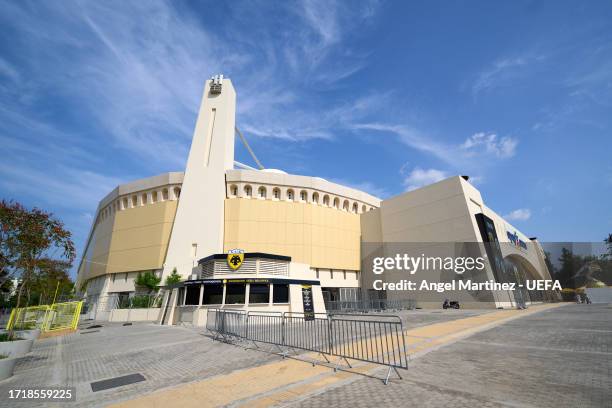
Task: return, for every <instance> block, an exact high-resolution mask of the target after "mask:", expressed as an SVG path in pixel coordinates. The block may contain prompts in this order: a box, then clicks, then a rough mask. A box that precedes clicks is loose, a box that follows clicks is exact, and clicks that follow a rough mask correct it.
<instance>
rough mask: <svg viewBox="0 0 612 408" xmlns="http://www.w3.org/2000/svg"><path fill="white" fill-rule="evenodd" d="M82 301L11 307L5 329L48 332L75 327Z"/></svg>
mask: <svg viewBox="0 0 612 408" xmlns="http://www.w3.org/2000/svg"><path fill="white" fill-rule="evenodd" d="M82 307H83V302H82V301H80V302H64V303H54V304H52V305H42V306H29V307H20V308H18V309H13V311H12V312H11V316H10V317H9V321H8V324H7V325H6V329H7V330H13V329H14V330H32V329H39V330H40V331H41V332H49V331H55V330H64V329H73V330H74V329H76V327H77V325H78V323H79V316H80V315H81V308H82Z"/></svg>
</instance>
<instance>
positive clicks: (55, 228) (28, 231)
mask: <svg viewBox="0 0 612 408" xmlns="http://www.w3.org/2000/svg"><path fill="white" fill-rule="evenodd" d="M0 253H1V256H0V268H1V270H2V271H3V272H7V271H8V276H9V278H12V277H13V276H18V277H19V278H20V281H21V283H20V285H19V289H18V291H17V301H16V305H15V307H20V306H21V300H22V296H23V293H24V290H25V289H26V288H28V287H29V286H30V284H31V283H32V281H33V280H34V279H35V278H36V276H37V274H38V273H40V271H41V270H44V269H45V268H48V267H49V262H50V261H64V262H65V263H66V265H67V267H68V268H69V267H70V266H72V262H73V261H74V259H75V257H76V251H75V248H74V243H73V242H72V235H71V233H70V231H68V230H66V229H65V228H64V224H63V223H62V222H61V221H60V220H59V219H57V218H55V217H54V216H53V214H52V213H48V212H46V211H43V210H41V209H39V208H33V209H31V210H29V209H27V208H25V207H24V206H23V205H21V204H19V203H16V202H12V201H5V200H2V201H0ZM57 257H59V258H60V259H56V258H57ZM4 279H8V278H4ZM0 283H2V282H0ZM10 335H11V336H12V333H11V334H10Z"/></svg>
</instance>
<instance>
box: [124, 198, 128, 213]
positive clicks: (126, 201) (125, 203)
mask: <svg viewBox="0 0 612 408" xmlns="http://www.w3.org/2000/svg"><path fill="white" fill-rule="evenodd" d="M126 208H128V199H127V197H123V209H124V210H125V209H126Z"/></svg>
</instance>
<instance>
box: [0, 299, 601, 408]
mask: <svg viewBox="0 0 612 408" xmlns="http://www.w3.org/2000/svg"><path fill="white" fill-rule="evenodd" d="M556 306H558V305H556ZM538 308H540V309H541V310H539V309H538ZM399 314H400V316H401V317H402V320H403V321H404V325H405V327H406V329H408V332H407V334H408V340H409V344H410V345H411V348H410V355H411V362H410V369H409V370H408V371H402V374H403V376H404V379H403V380H393V381H392V382H391V383H390V384H389V385H387V386H385V385H383V384H382V382H381V381H380V379H379V378H381V377H383V376H384V374H385V372H384V370H381V369H380V368H378V367H377V366H374V365H371V364H354V367H355V368H354V370H351V371H352V372H345V371H339V372H338V373H334V372H333V370H331V369H330V368H328V367H324V366H316V367H312V365H310V364H307V363H304V362H303V361H299V360H294V359H286V360H281V359H280V358H279V356H277V355H274V354H269V353H266V352H262V351H257V350H254V349H252V348H244V347H240V346H236V345H230V344H224V343H221V342H218V341H213V340H212V339H210V338H209V337H208V336H206V335H205V334H204V332H203V330H202V329H193V328H185V327H168V326H158V325H154V324H134V325H132V326H122V325H120V324H108V323H104V324H103V327H100V328H92V329H87V327H88V326H89V325H91V323H90V322H84V323H83V324H81V328H80V330H79V331H78V332H77V333H75V334H71V335H69V336H64V337H57V338H51V339H46V340H40V341H37V342H36V344H35V346H34V349H33V351H32V352H31V353H30V354H29V355H28V356H27V357H25V358H23V359H21V360H20V361H19V363H18V366H17V367H16V370H15V376H14V377H13V378H11V379H9V380H6V381H3V382H0V393H2V395H3V396H4V395H7V391H8V389H11V388H19V387H25V386H34V385H39V386H51V385H60V384H61V385H68V386H74V387H76V393H77V401H76V402H74V403H69V404H65V403H64V404H62V406H107V405H110V404H114V403H118V402H119V403H120V404H121V405H122V406H126V407H139V406H143V407H144V406H169V405H168V404H169V403H170V404H172V403H173V402H174V403H175V406H245V407H246V406H248V407H257V406H273V405H276V406H305V407H330V406H351V407H371V406H380V407H382V406H393V407H395V406H397V407H399V406H411V405H414V406H425V407H428V406H431V407H439V406H444V407H447V406H453V407H461V406H470V407H471V406H491V407H498V406H503V407H583V406H584V407H606V406H610V407H612V402H611V401H612V392H611V391H610V390H611V389H612V382H611V378H612V376H611V374H612V358H611V357H612V350H611V348H612V308H610V307H608V306H602V305H563V306H561V307H552V306H550V307H549V306H546V305H544V306H541V307H532V308H530V309H529V310H528V311H469V310H459V311H456V310H450V311H423V310H415V311H409V312H400V313H399ZM423 338H428V339H429V340H428V341H426V342H424V341H422V340H420V339H423ZM300 357H301V356H300ZM136 373H139V374H141V375H142V376H143V377H144V378H145V381H142V382H138V383H135V384H131V385H126V386H122V387H117V388H113V389H109V390H105V391H98V392H93V391H92V389H91V383H92V382H95V381H100V380H105V379H109V378H113V377H117V376H122V375H129V374H136ZM356 373H360V374H356ZM43 405H44V404H42V403H39V404H38V405H36V404H33V403H32V402H21V403H15V402H14V401H7V399H6V398H1V399H0V406H24V407H26V406H27V407H30V406H43ZM46 406H59V405H58V404H57V403H47V404H46Z"/></svg>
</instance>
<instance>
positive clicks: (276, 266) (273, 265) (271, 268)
mask: <svg viewBox="0 0 612 408" xmlns="http://www.w3.org/2000/svg"><path fill="white" fill-rule="evenodd" d="M259 273H260V274H265V275H278V276H289V263H288V262H279V261H269V260H267V259H260V260H259Z"/></svg>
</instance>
